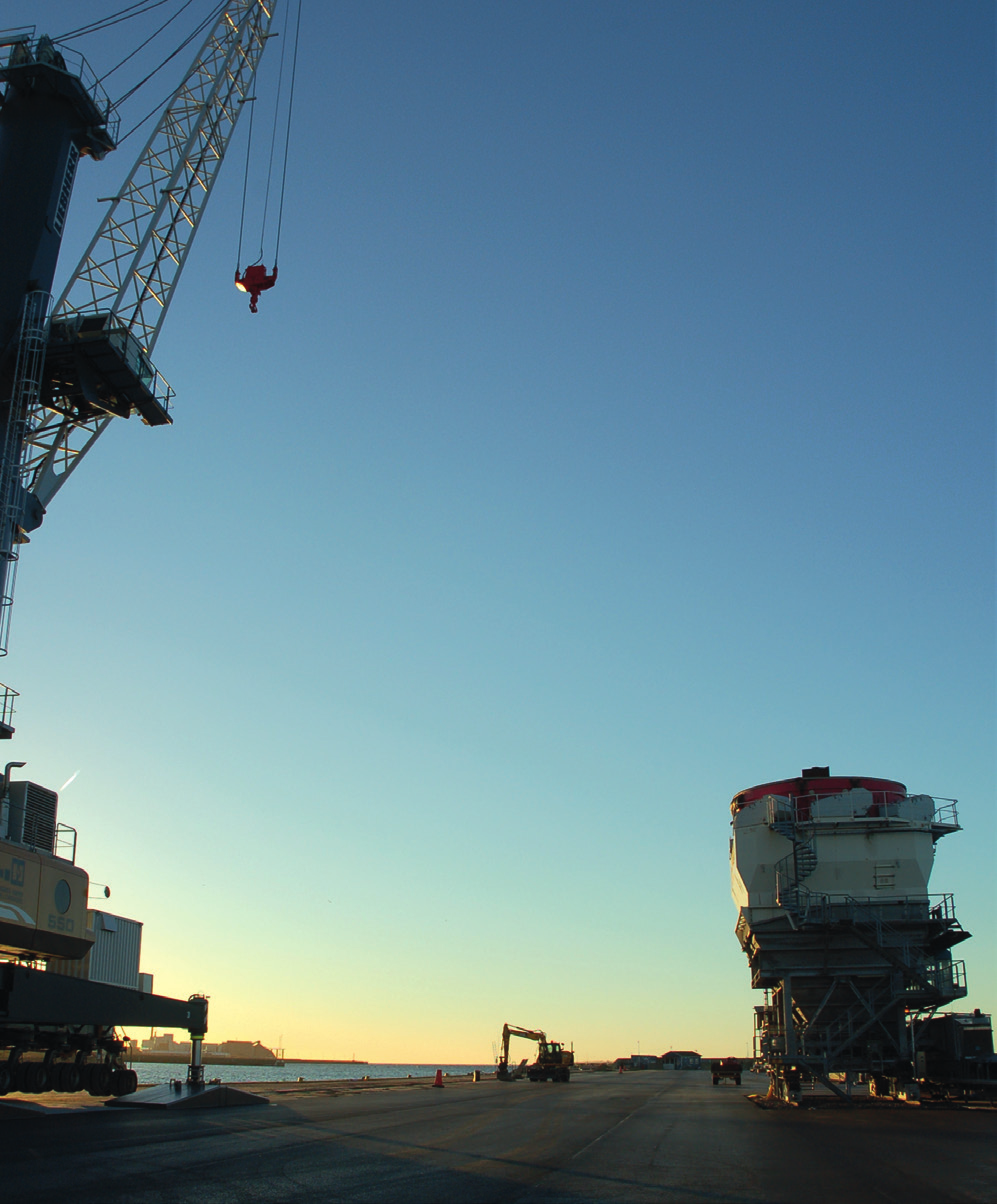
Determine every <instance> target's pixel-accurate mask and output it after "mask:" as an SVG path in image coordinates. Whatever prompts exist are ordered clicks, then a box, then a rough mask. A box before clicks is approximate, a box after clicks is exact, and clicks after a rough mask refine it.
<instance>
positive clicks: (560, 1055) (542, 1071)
mask: <svg viewBox="0 0 997 1204" xmlns="http://www.w3.org/2000/svg"><path fill="white" fill-rule="evenodd" d="M510 1037H523V1038H524V1039H525V1040H527V1041H536V1043H537V1046H538V1049H537V1060H536V1061H535V1062H534V1063H533V1064H532V1065H529V1066H528V1065H527V1060H528V1059H526V1058H523V1060H522V1061H521V1062H520V1063H519V1065H518V1066H515V1067H513V1068H512V1069H510V1068H509V1039H510ZM574 1064H575V1054H574V1050H573V1049H565V1048H564V1046H563V1045H562V1044H561V1043H560V1042H559V1041H548V1040H547V1034H546V1033H542V1032H540V1030H539V1029H532V1028H519V1027H517V1026H516V1025H514V1024H503V1025H502V1052H501V1054H500V1055H499V1059H498V1066H497V1067H496V1069H495V1077H496V1078H497V1079H501V1080H502V1082H504V1083H509V1082H511V1081H512V1080H513V1079H518V1078H521V1077H522V1076H523V1075H524V1074H525V1075H526V1077H527V1078H528V1079H529V1080H530V1082H531V1083H542V1082H544V1081H545V1080H547V1079H550V1081H551V1082H552V1083H566V1082H567V1081H568V1080H569V1079H570V1078H571V1067H572V1066H574Z"/></svg>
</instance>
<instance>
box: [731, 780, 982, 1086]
mask: <svg viewBox="0 0 997 1204" xmlns="http://www.w3.org/2000/svg"><path fill="white" fill-rule="evenodd" d="M731 814H732V817H733V818H732V828H733V835H732V838H731V842H730V867H731V891H732V894H733V897H734V902H735V903H736V904H737V907H738V920H737V927H736V933H737V937H738V940H739V941H740V943H741V947H742V949H743V950H744V952H745V953H746V954H747V957H748V964H749V966H750V968H751V985H752V986H753V987H756V988H763V989H764V990H765V992H766V996H765V998H766V1002H765V1003H764V1005H761V1006H759V1007H756V1008H755V1057H756V1060H757V1062H759V1063H761V1065H763V1066H764V1068H765V1069H766V1071H767V1072H768V1073H769V1075H770V1078H771V1081H772V1088H773V1091H774V1093H775V1094H777V1095H779V1096H780V1097H781V1098H783V1099H787V1100H798V1098H799V1092H800V1085H801V1082H803V1081H807V1080H809V1079H814V1078H816V1079H819V1080H820V1081H822V1082H824V1083H826V1084H827V1085H828V1086H829V1087H830V1088H831V1089H832V1090H835V1091H840V1087H839V1086H838V1084H836V1083H835V1082H833V1081H832V1080H831V1079H830V1076H831V1075H832V1074H834V1073H835V1072H842V1071H843V1072H846V1073H851V1074H861V1075H864V1076H866V1077H868V1079H869V1080H870V1082H871V1084H872V1090H873V1091H875V1092H877V1093H880V1094H891V1095H910V1094H912V1093H913V1092H915V1091H916V1084H915V1083H914V1071H913V1062H914V1043H915V1042H916V1035H917V1027H918V1023H919V1022H920V1021H921V1020H923V1019H926V1018H927V1017H930V1016H931V1015H933V1014H934V1012H935V1010H936V1009H937V1008H939V1007H941V1006H942V1005H944V1004H946V1003H949V1002H951V1001H952V1000H954V999H959V998H961V997H962V996H964V995H965V994H966V983H965V967H964V964H963V963H962V962H961V961H953V959H952V953H951V951H952V947H953V946H954V945H956V944H958V943H959V942H960V941H963V940H965V939H966V938H967V937H968V936H969V935H970V934H969V933H968V932H966V931H965V930H964V929H963V928H962V927H961V926H960V924H959V922H958V920H957V919H956V917H955V907H954V904H953V901H952V896H951V895H931V894H929V893H928V879H929V877H930V875H931V868H932V863H933V860H934V851H935V843H936V842H937V841H938V839H939V838H940V837H942V836H944V835H946V834H947V833H949V832H956V831H958V830H959V821H958V817H957V814H956V804H955V800H953V799H944V800H939V799H934V798H931V797H930V796H929V795H926V794H915V795H912V794H908V793H907V788H906V787H905V786H904V785H903V783H901V782H895V781H890V780H887V779H884V778H871V777H832V776H831V774H830V771H829V769H828V767H826V766H817V767H814V768H812V769H806V770H804V771H803V773H802V774H801V776H800V777H798V778H791V779H786V780H783V781H779V782H768V783H765V784H763V785H761V786H755V787H752V788H750V789H748V790H742V791H741V792H740V793H738V794H736V795H735V796H734V799H733V801H732V802H731Z"/></svg>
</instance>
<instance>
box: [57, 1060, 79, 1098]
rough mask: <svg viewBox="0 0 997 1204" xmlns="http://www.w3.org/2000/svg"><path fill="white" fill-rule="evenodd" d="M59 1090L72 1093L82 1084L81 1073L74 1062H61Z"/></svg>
mask: <svg viewBox="0 0 997 1204" xmlns="http://www.w3.org/2000/svg"><path fill="white" fill-rule="evenodd" d="M61 1082H62V1086H61V1087H60V1088H59V1090H60V1091H65V1092H66V1093H67V1094H69V1095H73V1094H74V1093H75V1092H77V1091H79V1090H80V1088H81V1087H82V1086H83V1075H82V1073H81V1071H80V1067H79V1066H77V1065H76V1063H75V1062H63V1064H62V1075H61Z"/></svg>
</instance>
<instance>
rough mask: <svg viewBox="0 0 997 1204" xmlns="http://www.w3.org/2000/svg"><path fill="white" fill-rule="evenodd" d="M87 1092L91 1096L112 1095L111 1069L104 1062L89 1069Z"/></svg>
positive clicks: (97, 1063) (96, 1063)
mask: <svg viewBox="0 0 997 1204" xmlns="http://www.w3.org/2000/svg"><path fill="white" fill-rule="evenodd" d="M86 1086H87V1091H89V1092H90V1094H91V1095H110V1094H111V1068H110V1066H108V1065H106V1064H105V1063H104V1062H94V1063H93V1064H92V1065H91V1066H90V1067H89V1069H88V1072H87V1080H86Z"/></svg>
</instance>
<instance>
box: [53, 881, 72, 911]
mask: <svg viewBox="0 0 997 1204" xmlns="http://www.w3.org/2000/svg"><path fill="white" fill-rule="evenodd" d="M72 901H73V892H72V891H71V890H70V889H69V883H68V882H67V881H66V879H65V878H60V879H59V881H58V882H57V883H56V884H55V910H56V911H57V912H58V913H59V915H61V916H64V915H65V914H66V912H67V911H69V905H70V903H72Z"/></svg>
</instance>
